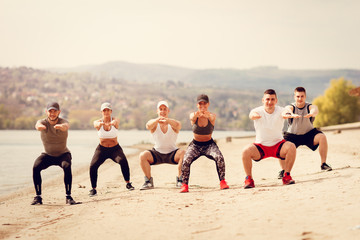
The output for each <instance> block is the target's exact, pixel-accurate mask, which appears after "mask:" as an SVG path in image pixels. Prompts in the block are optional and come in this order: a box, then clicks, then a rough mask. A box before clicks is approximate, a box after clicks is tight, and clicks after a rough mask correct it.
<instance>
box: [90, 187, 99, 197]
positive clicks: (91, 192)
mask: <svg viewBox="0 0 360 240" xmlns="http://www.w3.org/2000/svg"><path fill="white" fill-rule="evenodd" d="M96 195H97V192H96V189H95V188H93V189H91V190H90V191H89V196H90V197H93V196H96Z"/></svg>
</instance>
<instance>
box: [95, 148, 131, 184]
mask: <svg viewBox="0 0 360 240" xmlns="http://www.w3.org/2000/svg"><path fill="white" fill-rule="evenodd" d="M108 158H110V159H111V160H113V161H114V162H116V163H118V164H120V167H121V172H122V174H123V177H124V179H125V181H130V169H129V164H128V161H127V159H126V157H125V154H124V152H123V150H122V148H121V147H120V145H119V144H117V145H116V146H114V147H103V146H101V145H100V144H99V145H98V146H97V148H96V149H95V153H94V156H93V158H92V160H91V163H90V180H91V186H92V187H93V188H96V183H97V178H98V169H99V167H100V165H101V164H103V163H104V162H105V160H106V159H108Z"/></svg>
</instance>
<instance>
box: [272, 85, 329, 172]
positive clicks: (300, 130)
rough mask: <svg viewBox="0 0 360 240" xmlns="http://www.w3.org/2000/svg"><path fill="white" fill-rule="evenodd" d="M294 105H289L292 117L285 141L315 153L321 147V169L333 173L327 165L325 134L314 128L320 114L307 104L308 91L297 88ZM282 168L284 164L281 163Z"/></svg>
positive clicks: (316, 109) (285, 134)
mask: <svg viewBox="0 0 360 240" xmlns="http://www.w3.org/2000/svg"><path fill="white" fill-rule="evenodd" d="M294 99H295V103H294V105H288V106H286V108H287V109H288V112H287V114H288V115H290V118H289V121H288V130H287V132H285V133H284V139H285V140H287V141H290V142H293V143H294V144H295V146H296V147H299V146H301V145H306V146H307V147H308V148H310V149H311V150H313V151H315V150H316V149H317V148H318V147H319V154H320V159H321V166H320V169H321V170H323V171H331V170H332V168H331V167H330V166H329V165H327V164H326V158H327V152H328V144H327V139H326V136H325V134H324V133H323V132H321V131H319V130H317V129H316V128H314V127H313V121H314V119H315V116H316V115H317V114H318V113H319V110H318V107H317V106H316V105H313V104H310V103H307V102H306V90H305V88H303V87H297V88H295V90H294ZM280 165H281V167H282V169H284V168H283V166H282V162H281V161H280ZM283 173H284V170H281V171H280V172H279V176H278V178H280V177H282V175H283Z"/></svg>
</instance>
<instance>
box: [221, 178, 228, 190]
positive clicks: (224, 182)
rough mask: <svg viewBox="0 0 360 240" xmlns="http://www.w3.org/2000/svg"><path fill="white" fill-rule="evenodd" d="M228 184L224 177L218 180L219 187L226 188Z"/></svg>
mask: <svg viewBox="0 0 360 240" xmlns="http://www.w3.org/2000/svg"><path fill="white" fill-rule="evenodd" d="M228 188H229V186H228V185H227V183H226V181H225V179H224V180H221V181H220V189H228Z"/></svg>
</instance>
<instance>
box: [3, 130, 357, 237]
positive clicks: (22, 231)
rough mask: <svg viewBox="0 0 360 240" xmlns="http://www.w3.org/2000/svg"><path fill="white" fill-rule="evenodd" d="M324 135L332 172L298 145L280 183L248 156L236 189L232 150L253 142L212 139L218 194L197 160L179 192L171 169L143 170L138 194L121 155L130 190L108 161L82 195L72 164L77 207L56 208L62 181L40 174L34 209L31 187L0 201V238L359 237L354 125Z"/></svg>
mask: <svg viewBox="0 0 360 240" xmlns="http://www.w3.org/2000/svg"><path fill="white" fill-rule="evenodd" d="M325 134H326V136H327V138H328V142H329V153H328V163H329V164H330V165H331V166H332V167H333V171H330V172H321V170H320V157H319V154H318V151H316V152H312V151H311V150H309V149H307V148H306V147H299V148H298V151H297V159H296V161H295V165H294V168H293V170H292V176H293V178H294V180H295V181H296V184H294V185H290V186H283V185H282V183H281V180H279V179H277V174H278V171H279V170H280V168H279V164H278V160H277V159H274V158H269V159H265V160H263V161H261V162H254V164H253V178H254V180H255V185H256V187H255V188H253V189H243V182H244V177H245V173H244V170H243V166H242V161H241V151H242V149H243V147H244V146H246V145H247V144H249V143H252V142H253V140H254V138H232V139H231V140H232V141H231V142H227V141H226V140H225V139H220V140H218V141H217V142H218V145H219V147H220V149H221V151H222V152H223V155H224V157H225V162H226V180H227V182H228V184H229V186H230V189H228V190H220V189H219V181H218V177H217V174H216V169H215V164H214V162H213V161H211V160H208V159H207V158H204V157H201V158H199V159H198V160H197V161H196V162H194V164H193V165H192V168H191V175H190V183H189V191H190V192H189V193H179V189H176V188H175V176H176V172H177V169H176V166H174V165H158V166H154V167H152V176H153V178H154V184H155V189H153V190H146V191H140V190H139V188H140V187H141V185H142V184H143V173H142V171H141V168H140V166H139V163H138V156H137V154H134V155H131V156H128V158H129V164H130V169H131V181H132V182H133V185H134V186H135V188H136V189H135V190H134V191H128V190H126V188H125V183H124V180H123V178H122V175H121V172H120V168H119V166H118V165H116V164H115V163H113V162H112V161H111V160H108V161H106V163H105V164H104V165H102V166H101V167H100V169H99V180H98V195H97V196H96V197H91V198H90V197H89V196H88V191H89V190H90V179H89V173H88V169H87V168H83V169H75V170H73V191H72V192H73V194H72V195H73V197H74V199H75V200H76V201H81V202H82V204H79V205H72V206H69V205H66V204H65V196H64V185H63V182H62V177H59V178H57V179H54V180H51V181H47V180H46V179H43V181H44V184H43V195H42V196H43V201H44V204H43V205H37V206H31V205H30V202H31V201H32V199H33V197H34V190H33V188H32V187H31V188H30V187H28V188H24V189H22V190H21V191H18V192H16V193H13V194H10V195H6V196H2V197H1V198H0V216H1V220H0V239H53V240H56V239H80V240H82V239H84V240H85V239H86V240H92V239H94V240H95V239H96V240H97V239H147V240H148V239H302V240H305V239H306V240H310V239H326V240H329V239H360V154H359V146H360V129H350V130H342V131H341V132H339V131H334V130H331V131H326V132H325ZM138 147H139V148H140V149H141V148H145V149H146V148H149V147H150V146H147V145H143V146H138ZM182 148H186V146H182ZM74 161H76V160H75V159H74ZM45 171H46V170H45Z"/></svg>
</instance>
